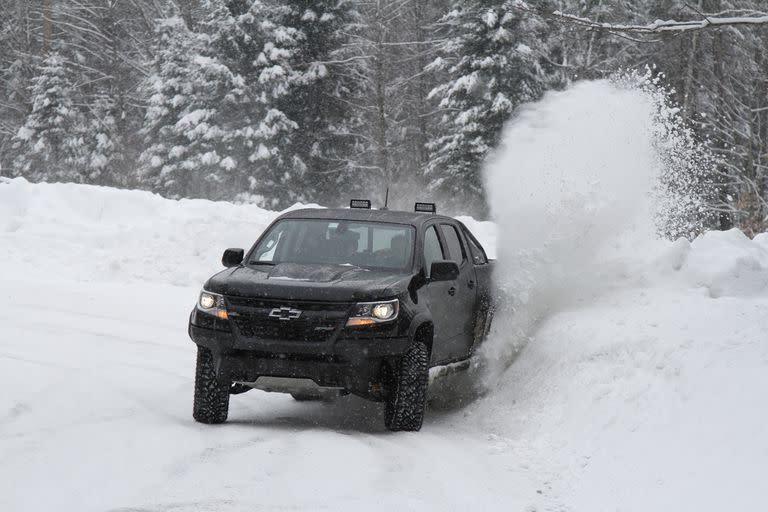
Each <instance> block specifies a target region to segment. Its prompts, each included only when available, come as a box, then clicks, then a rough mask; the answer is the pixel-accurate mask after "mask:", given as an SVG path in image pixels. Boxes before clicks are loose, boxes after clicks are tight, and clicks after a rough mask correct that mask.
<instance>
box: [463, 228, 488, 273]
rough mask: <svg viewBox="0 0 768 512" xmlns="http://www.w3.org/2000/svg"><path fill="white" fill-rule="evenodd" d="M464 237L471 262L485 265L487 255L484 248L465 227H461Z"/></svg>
mask: <svg viewBox="0 0 768 512" xmlns="http://www.w3.org/2000/svg"><path fill="white" fill-rule="evenodd" d="M463 231H464V238H465V239H466V240H467V244H468V245H469V253H470V254H471V255H472V263H474V264H475V265H485V264H486V263H488V256H487V255H486V254H485V249H483V247H482V246H481V245H480V242H478V241H477V239H476V238H475V237H474V235H473V234H472V233H470V232H469V230H468V229H467V228H464V229H463Z"/></svg>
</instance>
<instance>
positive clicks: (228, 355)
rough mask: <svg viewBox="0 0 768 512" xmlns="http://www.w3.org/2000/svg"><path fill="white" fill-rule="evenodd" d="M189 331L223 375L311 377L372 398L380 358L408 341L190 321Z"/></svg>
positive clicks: (245, 379)
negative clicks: (300, 337) (310, 336)
mask: <svg viewBox="0 0 768 512" xmlns="http://www.w3.org/2000/svg"><path fill="white" fill-rule="evenodd" d="M189 335H190V337H191V338H192V341H194V342H195V343H196V344H198V345H201V346H204V347H207V348H209V349H211V350H212V351H213V353H214V355H215V360H216V371H217V374H218V375H219V376H220V377H221V378H223V379H226V380H229V381H236V382H254V381H256V380H257V379H258V378H259V377H262V376H268V377H288V378H300V379H311V380H313V381H314V382H315V383H317V384H318V385H319V386H322V387H338V388H344V389H346V390H347V391H349V392H351V393H354V394H356V395H360V396H364V397H367V398H373V399H380V398H381V396H380V395H381V389H382V381H383V378H384V375H383V369H384V368H383V367H384V364H383V363H384V362H385V361H386V360H388V359H391V358H394V357H397V356H400V355H402V354H403V353H404V352H405V351H406V349H407V348H408V346H409V344H410V339H409V338H408V337H381V338H339V339H335V340H329V341H328V342H300V341H282V340H260V339H252V338H240V337H238V336H236V335H234V334H233V333H232V332H227V331H221V330H214V329H206V328H203V327H198V326H195V325H192V324H190V326H189Z"/></svg>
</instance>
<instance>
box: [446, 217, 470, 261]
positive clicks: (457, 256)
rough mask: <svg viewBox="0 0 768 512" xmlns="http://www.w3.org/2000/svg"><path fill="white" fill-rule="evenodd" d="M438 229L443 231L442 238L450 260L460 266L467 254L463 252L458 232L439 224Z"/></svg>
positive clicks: (453, 228)
mask: <svg viewBox="0 0 768 512" xmlns="http://www.w3.org/2000/svg"><path fill="white" fill-rule="evenodd" d="M440 229H442V230H443V238H445V244H446V245H447V246H448V252H449V253H450V259H451V260H453V261H455V262H456V263H458V264H459V265H461V264H462V263H463V262H464V261H465V260H466V259H467V253H466V251H464V245H462V243H461V239H460V238H459V232H458V230H457V229H456V227H455V226H452V225H450V224H440Z"/></svg>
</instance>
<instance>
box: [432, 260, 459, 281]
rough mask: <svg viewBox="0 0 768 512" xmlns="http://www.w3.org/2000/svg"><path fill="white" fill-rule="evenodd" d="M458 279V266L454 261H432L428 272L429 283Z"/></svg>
mask: <svg viewBox="0 0 768 512" xmlns="http://www.w3.org/2000/svg"><path fill="white" fill-rule="evenodd" d="M458 278H459V266H458V265H457V264H456V262H455V261H433V262H432V268H430V270H429V279H430V281H455V280H456V279H458Z"/></svg>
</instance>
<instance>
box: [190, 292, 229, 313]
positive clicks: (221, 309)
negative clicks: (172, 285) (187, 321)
mask: <svg viewBox="0 0 768 512" xmlns="http://www.w3.org/2000/svg"><path fill="white" fill-rule="evenodd" d="M197 307H198V308H200V309H201V310H203V311H205V312H206V313H209V314H211V315H214V316H217V317H218V318H221V319H222V320H227V319H228V318H229V315H228V314H227V308H226V307H225V306H224V297H223V296H222V295H219V294H218V293H211V292H206V291H205V290H203V291H202V292H200V299H199V300H198V301H197Z"/></svg>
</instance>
